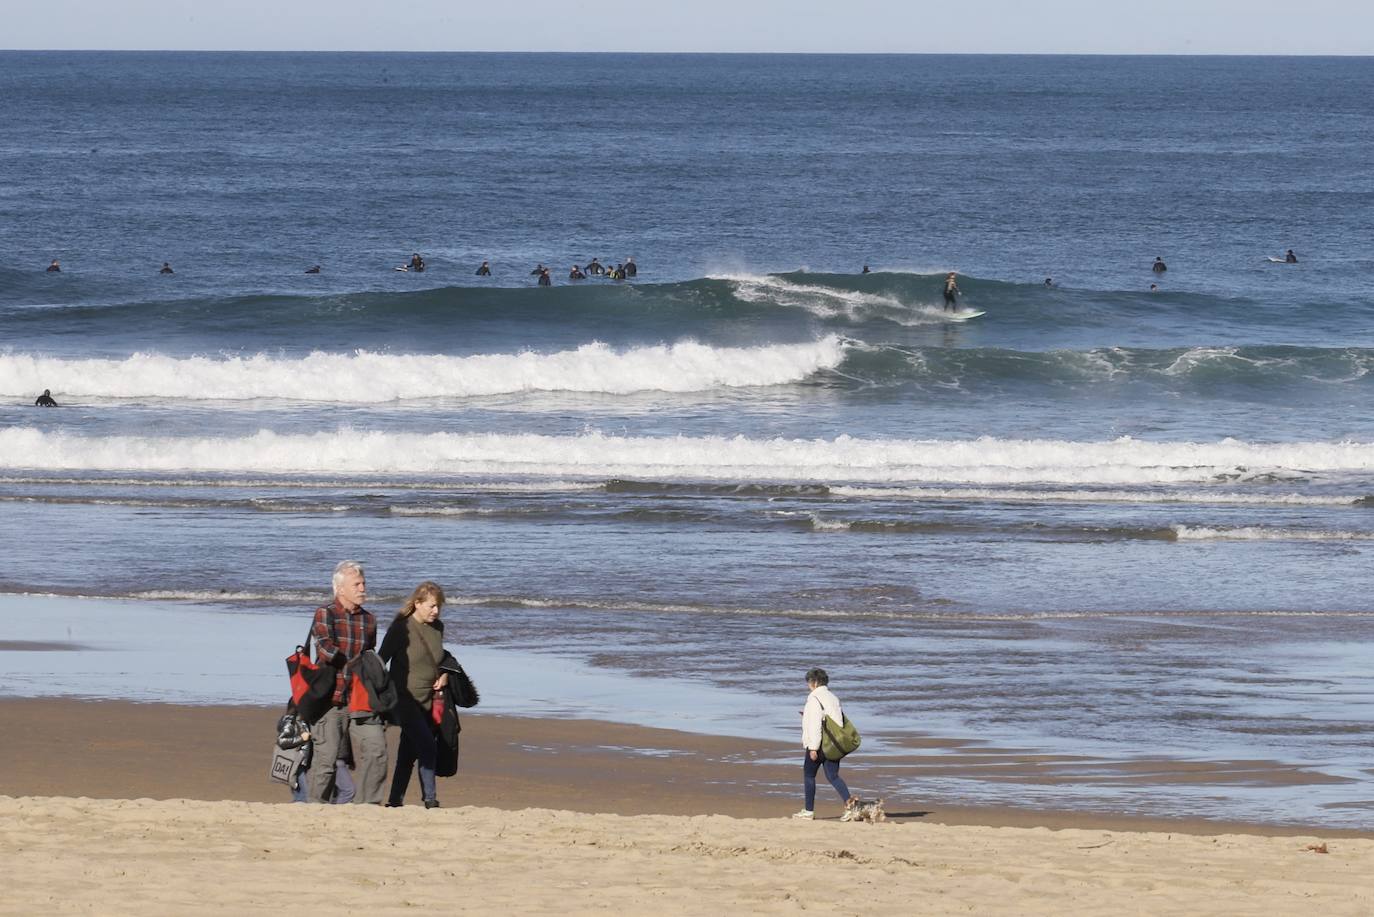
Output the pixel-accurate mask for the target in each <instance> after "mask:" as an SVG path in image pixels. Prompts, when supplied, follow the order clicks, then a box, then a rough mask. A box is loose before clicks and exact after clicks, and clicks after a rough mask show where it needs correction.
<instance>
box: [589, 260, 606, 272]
mask: <svg viewBox="0 0 1374 917" xmlns="http://www.w3.org/2000/svg"><path fill="white" fill-rule="evenodd" d="M585 270H586V272H587V273H588V274H604V273H606V269H605V268H604V267H602V266H601V262H600V261H597V260H596V259H595V258H593V259H592V263H591V264H589V265H587V267H586V268H585Z"/></svg>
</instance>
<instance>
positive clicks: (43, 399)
mask: <svg viewBox="0 0 1374 917" xmlns="http://www.w3.org/2000/svg"><path fill="white" fill-rule="evenodd" d="M33 406H34V407H36V408H55V407H57V402H56V401H54V400H53V397H52V395H50V394H48V393H47V392H46V391H45V392H43V394H41V395H39V396H38V400H37V401H35V402H34V403H33Z"/></svg>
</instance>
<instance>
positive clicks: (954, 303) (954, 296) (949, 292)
mask: <svg viewBox="0 0 1374 917" xmlns="http://www.w3.org/2000/svg"><path fill="white" fill-rule="evenodd" d="M958 296H959V285H958V284H956V283H955V282H954V278H952V277H951V278H950V279H949V280H946V281H945V305H946V306H947V307H949V309H950V310H954V309H956V308H957V307H958V305H959V302H958Z"/></svg>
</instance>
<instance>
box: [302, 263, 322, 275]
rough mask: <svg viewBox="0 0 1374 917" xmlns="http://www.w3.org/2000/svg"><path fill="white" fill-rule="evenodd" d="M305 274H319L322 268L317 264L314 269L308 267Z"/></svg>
mask: <svg viewBox="0 0 1374 917" xmlns="http://www.w3.org/2000/svg"><path fill="white" fill-rule="evenodd" d="M305 272H306V273H307V274H318V273H319V272H320V266H319V265H318V264H317V265H315V266H314V267H308V268H306V269H305Z"/></svg>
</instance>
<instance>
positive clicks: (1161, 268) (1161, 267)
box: [1150, 255, 1169, 274]
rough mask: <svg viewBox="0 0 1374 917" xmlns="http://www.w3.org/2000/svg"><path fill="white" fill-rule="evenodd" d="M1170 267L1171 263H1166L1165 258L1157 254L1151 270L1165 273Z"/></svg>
mask: <svg viewBox="0 0 1374 917" xmlns="http://www.w3.org/2000/svg"><path fill="white" fill-rule="evenodd" d="M1168 269H1169V265H1167V264H1165V263H1164V259H1163V258H1161V257H1159V256H1158V255H1155V263H1154V264H1152V265H1150V270H1152V271H1154V272H1155V273H1156V274H1163V273H1164V272H1165V271H1167V270H1168Z"/></svg>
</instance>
